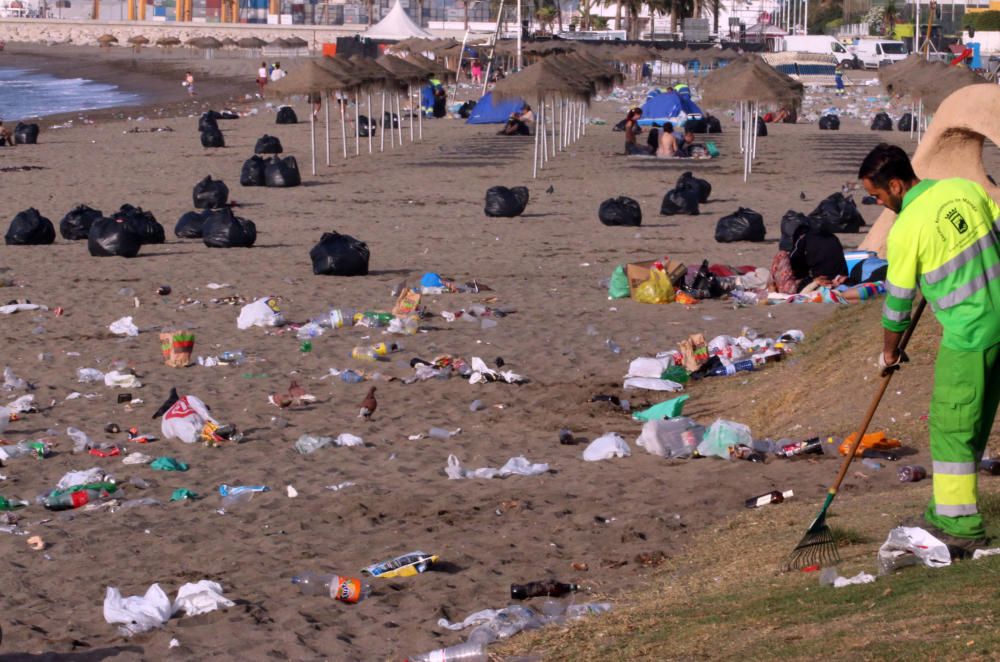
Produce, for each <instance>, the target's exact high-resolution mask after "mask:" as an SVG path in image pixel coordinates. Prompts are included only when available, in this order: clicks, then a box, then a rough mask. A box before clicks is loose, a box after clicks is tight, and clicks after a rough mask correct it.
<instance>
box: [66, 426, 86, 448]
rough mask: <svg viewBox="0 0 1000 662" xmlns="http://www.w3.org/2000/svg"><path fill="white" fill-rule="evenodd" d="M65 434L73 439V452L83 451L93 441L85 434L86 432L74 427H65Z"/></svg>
mask: <svg viewBox="0 0 1000 662" xmlns="http://www.w3.org/2000/svg"><path fill="white" fill-rule="evenodd" d="M66 436H67V437H69V438H70V439H72V440H73V452H74V453H82V452H83V451H85V450H87V449H88V448H90V446H91V444H92V443H93V442H92V441H91V440H90V437H88V436H87V433H86V432H83V431H82V430H78V429H76V428H74V427H68V428H66Z"/></svg>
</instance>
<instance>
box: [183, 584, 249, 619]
mask: <svg viewBox="0 0 1000 662" xmlns="http://www.w3.org/2000/svg"><path fill="white" fill-rule="evenodd" d="M235 604H236V603H235V602H233V601H232V600H229V599H228V598H226V597H225V596H223V595H222V586H221V585H220V584H218V583H217V582H212V581H209V580H207V579H202V580H201V581H199V582H197V583H194V584H190V583H189V584H184V585H183V586H181V587H180V588H179V589H177V599H175V600H174V604H173V607H172V608H171V612H172V613H174V614H176V613H177V612H179V611H183V612H184V613H185V614H187V615H188V616H197V615H199V614H207V613H208V612H210V611H215V610H216V609H219V608H220V607H232V606H233V605H235Z"/></svg>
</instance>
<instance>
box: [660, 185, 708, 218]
mask: <svg viewBox="0 0 1000 662" xmlns="http://www.w3.org/2000/svg"><path fill="white" fill-rule="evenodd" d="M700 213H701V211H700V210H699V209H698V192H697V191H696V190H694V189H691V188H681V187H680V186H678V187H677V188H675V189H673V190H672V191H667V194H666V195H664V196H663V202H662V203H661V204H660V215H661V216H673V215H675V214H686V215H688V216H697V215H698V214H700Z"/></svg>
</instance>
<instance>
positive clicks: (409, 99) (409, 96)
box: [406, 83, 413, 145]
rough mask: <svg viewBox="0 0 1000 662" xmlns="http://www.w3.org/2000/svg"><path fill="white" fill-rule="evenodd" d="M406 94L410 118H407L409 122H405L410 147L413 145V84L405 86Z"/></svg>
mask: <svg viewBox="0 0 1000 662" xmlns="http://www.w3.org/2000/svg"><path fill="white" fill-rule="evenodd" d="M406 94H407V97H406V103H407V105H409V106H410V118H409V120H410V121H409V122H407V124H409V125H410V144H411V145H412V144H413V83H410V84H409V85H408V86H407V91H406Z"/></svg>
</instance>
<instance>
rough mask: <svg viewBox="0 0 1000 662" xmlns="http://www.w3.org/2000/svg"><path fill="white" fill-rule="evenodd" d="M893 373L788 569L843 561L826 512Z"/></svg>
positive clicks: (906, 336)
mask: <svg viewBox="0 0 1000 662" xmlns="http://www.w3.org/2000/svg"><path fill="white" fill-rule="evenodd" d="M926 305H927V302H926V301H925V300H924V299H923V298H922V297H921V299H920V302H919V303H918V304H917V309H916V311H915V312H914V313H913V319H912V321H911V322H910V326H908V327H907V328H906V331H904V332H903V337H902V338H900V340H899V351H900V353H902V352H903V351H904V350H905V349H906V345H907V344H908V343H909V342H910V336H912V335H913V330H914V329H915V328H916V327H917V322H919V321H920V316H921V315H923V312H924V308H925V307H926ZM894 372H896V371H895V370H891V369H890V370H886V371H885V372H883V373H882V383H881V384H880V385H879V387H878V390H877V391H876V392H875V397H874V398H872V403H871V404H870V405H869V406H868V411H867V412H866V413H865V417H864V420H862V421H861V426H860V427H859V428H858V433H857V435H856V436H855V438H854V443H853V444H852V445H851V448H850V450H849V451H848V453H847V457H845V458H844V463H843V464H842V465H841V466H840V473H838V474H837V479H836V480H834V481H833V485H832V486H831V487H830V489H829V490H828V491H827V493H826V500H825V501H824V502H823V507H822V508H821V509H820V511H819V515H817V516H816V519H815V520H813V523H812V525H811V526H810V527H809V530H808V531H806V535H805V536H803V537H802V540H801V541H799V544H798V545H796V547H795V549H793V550H792V553H791V554H789V555H788V558H787V559H785V565H784V566H783V570H784V571H785V572H789V571H791V570H801V569H803V568H808V567H810V566H825V565H833V564H835V563H839V562H840V553H839V552H838V551H837V541H836V540H834V538H833V531H831V530H830V527H829V526H827V525H826V512H827V511H828V510H829V509H830V504H831V503H833V499H834V497H836V496H837V490H839V489H840V483H841V482H843V480H844V477H845V476H846V475H847V470H848V469H849V468H850V466H851V461H852V460H853V459H854V454H855V453H857V451H858V446H860V445H861V440H862V438H863V437H864V436H865V433H866V432H867V431H868V426H869V425H870V424H871V422H872V418H874V417H875V412H876V410H878V406H879V403H881V402H882V396H883V395H885V391H886V389H887V388H889V382H890V381H892V375H893V373H894Z"/></svg>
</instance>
